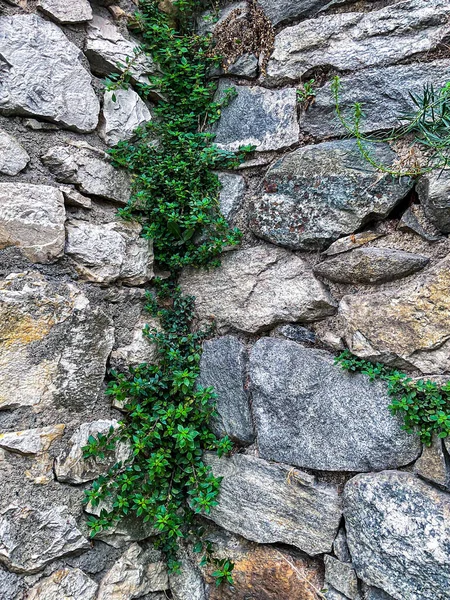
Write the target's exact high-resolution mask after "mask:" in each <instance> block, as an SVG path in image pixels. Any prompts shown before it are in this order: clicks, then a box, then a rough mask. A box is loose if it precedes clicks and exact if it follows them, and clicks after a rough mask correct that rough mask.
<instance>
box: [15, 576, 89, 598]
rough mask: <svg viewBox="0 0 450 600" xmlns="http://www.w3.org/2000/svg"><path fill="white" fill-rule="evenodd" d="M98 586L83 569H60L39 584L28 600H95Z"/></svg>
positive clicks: (30, 592) (32, 590) (33, 589)
mask: <svg viewBox="0 0 450 600" xmlns="http://www.w3.org/2000/svg"><path fill="white" fill-rule="evenodd" d="M97 588H98V585H97V584H96V583H95V581H93V580H92V579H91V578H90V577H88V576H87V575H86V573H83V571H81V569H69V568H64V569H59V570H58V571H55V572H54V573H52V574H51V575H50V576H49V577H44V579H41V580H40V581H39V583H37V584H36V585H35V586H34V587H33V588H32V589H31V590H30V591H29V594H28V596H27V600H94V598H95V595H96V592H97Z"/></svg>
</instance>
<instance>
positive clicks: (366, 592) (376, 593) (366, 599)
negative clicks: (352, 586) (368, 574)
mask: <svg viewBox="0 0 450 600" xmlns="http://www.w3.org/2000/svg"><path fill="white" fill-rule="evenodd" d="M361 588H362V590H361V591H362V600H394V598H392V596H390V595H389V594H386V592H383V590H380V589H379V588H376V587H373V586H372V585H367V584H366V583H364V582H362V586H361Z"/></svg>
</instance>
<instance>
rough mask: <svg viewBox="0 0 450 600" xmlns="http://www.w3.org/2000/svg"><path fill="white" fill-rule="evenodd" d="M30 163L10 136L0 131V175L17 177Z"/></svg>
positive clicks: (22, 150)
mask: <svg viewBox="0 0 450 600" xmlns="http://www.w3.org/2000/svg"><path fill="white" fill-rule="evenodd" d="M29 161H30V157H29V156H28V153H27V152H26V151H25V150H24V149H23V148H22V146H21V145H20V144H19V142H18V141H17V140H16V139H15V138H13V137H12V136H11V135H9V134H8V133H6V131H3V130H2V129H0V173H2V174H3V175H17V174H18V173H20V171H23V170H24V169H25V167H26V166H27V164H28V163H29Z"/></svg>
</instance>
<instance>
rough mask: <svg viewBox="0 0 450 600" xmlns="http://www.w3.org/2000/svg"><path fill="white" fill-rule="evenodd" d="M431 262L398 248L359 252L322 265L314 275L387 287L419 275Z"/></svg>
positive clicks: (420, 255) (331, 259)
mask: <svg viewBox="0 0 450 600" xmlns="http://www.w3.org/2000/svg"><path fill="white" fill-rule="evenodd" d="M429 261H430V259H429V258H428V256H424V255H422V254H414V253H412V252H404V251H403V250H396V249H395V248H359V249H356V250H353V251H352V252H346V253H344V254H338V255H337V256H334V257H333V258H330V259H328V260H326V261H325V262H322V263H319V264H318V265H316V266H315V267H314V273H315V274H316V275H320V276H321V277H325V278H326V279H330V280H331V281H336V282H338V283H384V282H385V281H392V280H394V279H401V278H402V277H406V276H407V275H411V274H412V273H415V272H416V271H420V270H421V269H423V268H424V267H425V266H426V265H427V264H428V263H429Z"/></svg>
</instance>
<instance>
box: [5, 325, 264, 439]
mask: <svg viewBox="0 0 450 600" xmlns="http://www.w3.org/2000/svg"><path fill="white" fill-rule="evenodd" d="M246 363H247V351H246V349H245V346H244V345H243V344H242V343H241V342H240V341H239V340H238V339H236V338H235V337H232V336H231V335H229V336H225V337H221V338H217V339H215V340H210V341H207V342H205V343H204V344H203V352H202V358H201V363H200V377H199V378H198V380H197V382H198V385H200V386H202V387H205V388H206V387H210V386H212V387H213V388H214V392H215V393H216V394H217V413H218V415H217V417H215V418H213V420H212V423H211V425H212V428H213V431H214V433H216V435H218V436H220V437H222V436H224V435H228V436H230V437H231V438H232V439H234V440H237V441H238V442H241V443H243V444H251V443H252V442H253V440H254V437H255V436H254V432H253V424H252V416H251V413H250V406H249V400H248V396H247V391H246V389H245V383H246V381H245V380H246ZM0 444H1V440H0Z"/></svg>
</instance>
